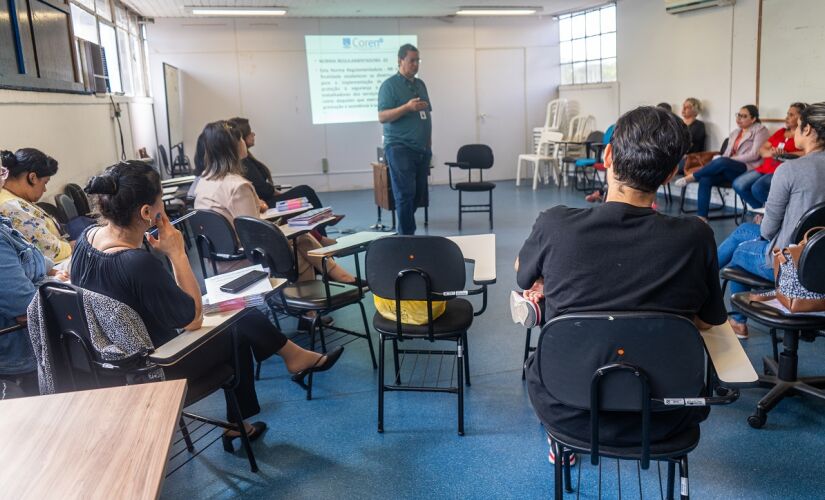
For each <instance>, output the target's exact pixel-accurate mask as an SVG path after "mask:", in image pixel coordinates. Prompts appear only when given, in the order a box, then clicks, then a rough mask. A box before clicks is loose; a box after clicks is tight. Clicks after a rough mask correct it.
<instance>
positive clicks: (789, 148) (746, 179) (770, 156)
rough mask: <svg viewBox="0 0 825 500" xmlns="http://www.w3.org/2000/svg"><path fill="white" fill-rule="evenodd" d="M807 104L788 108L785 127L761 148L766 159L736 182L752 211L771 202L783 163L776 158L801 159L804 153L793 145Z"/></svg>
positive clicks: (740, 194)
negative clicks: (777, 173)
mask: <svg viewBox="0 0 825 500" xmlns="http://www.w3.org/2000/svg"><path fill="white" fill-rule="evenodd" d="M807 106H808V105H807V104H805V103H802V102H795V103H793V104H791V107H789V108H788V114H787V115H785V126H784V127H782V128H780V129H779V130H777V131H776V132H775V133H774V134H773V135H772V136H771V137H770V138H769V139H768V140H767V141H765V143H764V144H762V147H761V148H759V154H760V155H762V158H764V159H765V160H764V161H763V162H762V164H761V165H759V166H758V167H756V168H755V169H753V170H751V171H749V172H745V173H744V174H742V175H740V176H739V177H737V178H736V179H735V180H734V181H733V189H734V190H735V191H736V192H737V193H738V194H739V196H741V197H742V199H743V200H745V203H747V204H748V206H749V207H751V208H762V207H764V206H765V202H766V201H768V191H770V188H771V179H773V173H774V172H775V171H776V169H777V168H778V167H779V165H781V164H782V162H781V161H779V160H777V159H776V156H777V155H780V154H792V155H796V156H802V154H803V153H802V151H800V150H798V149H797V148H796V144H794V142H793V134H794V131H795V130H796V127H797V126H798V125H799V114H800V113H802V110H804V109H805V108H806V107H807Z"/></svg>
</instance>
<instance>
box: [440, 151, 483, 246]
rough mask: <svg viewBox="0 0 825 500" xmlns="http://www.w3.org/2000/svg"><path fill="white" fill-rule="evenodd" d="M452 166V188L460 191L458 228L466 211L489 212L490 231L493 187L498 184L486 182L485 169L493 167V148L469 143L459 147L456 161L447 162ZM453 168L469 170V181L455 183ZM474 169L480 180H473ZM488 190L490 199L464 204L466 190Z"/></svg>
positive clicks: (477, 191)
mask: <svg viewBox="0 0 825 500" xmlns="http://www.w3.org/2000/svg"><path fill="white" fill-rule="evenodd" d="M445 165H447V166H448V167H450V168H449V169H448V170H447V171H448V173H449V180H450V189H452V190H453V191H458V230H459V231H460V230H461V215H462V214H464V213H477V212H481V213H484V212H487V213H489V214H490V231H492V230H493V189H495V188H496V185H495V184H494V183H492V182H484V171H485V170H489V169H491V168H492V167H493V150H492V149H490V146H488V145H486V144H467V145H464V146H461V147H460V148H459V149H458V155H457V158H456V161H454V162H447V163H445ZM453 168H459V169H461V170H466V171H467V182H456V183H455V185H453ZM473 170H478V180H477V181H473ZM485 191H486V192H487V193H488V195H489V201H488V202H487V203H486V204H484V203H476V204H464V203H463V202H462V194H463V193H465V192H472V193H483V192H485Z"/></svg>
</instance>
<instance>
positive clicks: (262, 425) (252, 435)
mask: <svg viewBox="0 0 825 500" xmlns="http://www.w3.org/2000/svg"><path fill="white" fill-rule="evenodd" d="M251 425H252V432H247V434H246V437H247V438H249V442H250V443H251V442H252V441H255V440H256V439H258V438H259V437H261V435H262V434H263V433H264V431H265V430H266V422H255V423H253V424H251ZM230 432H238V431H232V430H226V431H224V433H223V436H221V442H222V443H223V449H224V451H226V452H228V453H233V452H234V451H235V447H234V446H233V445H232V441H234V440H235V439H237V438H239V437H241V433H240V432H238V434H236V435H235V434H229V433H230Z"/></svg>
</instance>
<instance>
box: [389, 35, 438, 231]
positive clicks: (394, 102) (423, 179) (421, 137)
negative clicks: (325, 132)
mask: <svg viewBox="0 0 825 500" xmlns="http://www.w3.org/2000/svg"><path fill="white" fill-rule="evenodd" d="M418 61H419V59H418V49H417V48H415V46H413V45H411V44H405V45H402V46H401V48H400V49H398V73H396V74H395V75H393V76H391V77H389V78H387V79H386V80H385V81H384V83H382V84H381V89H380V90H379V91H378V121H380V122H381V123H383V124H384V154H385V156H386V158H387V163H388V164H389V169H390V180H391V181H392V194H393V197H394V198H395V209H396V212H397V213H398V234H415V209H416V207H417V206H418V204H419V201H421V200H422V199H424V197H425V196H427V173H428V169H429V167H430V159H431V158H432V150H431V147H432V122H431V121H430V112H432V106H430V97H429V95H427V86H426V85H424V82H423V81H421V80H420V79H418V78H416V77H415V75H416V73H418Z"/></svg>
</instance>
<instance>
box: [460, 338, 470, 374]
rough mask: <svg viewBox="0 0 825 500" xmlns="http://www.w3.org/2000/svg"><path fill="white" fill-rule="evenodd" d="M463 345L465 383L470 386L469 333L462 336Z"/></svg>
mask: <svg viewBox="0 0 825 500" xmlns="http://www.w3.org/2000/svg"><path fill="white" fill-rule="evenodd" d="M461 343H462V344H463V347H464V353H463V354H464V383H465V384H467V385H468V386H469V385H470V348H469V347H468V345H469V343H468V342H467V332H464V333H463V334H461Z"/></svg>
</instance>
